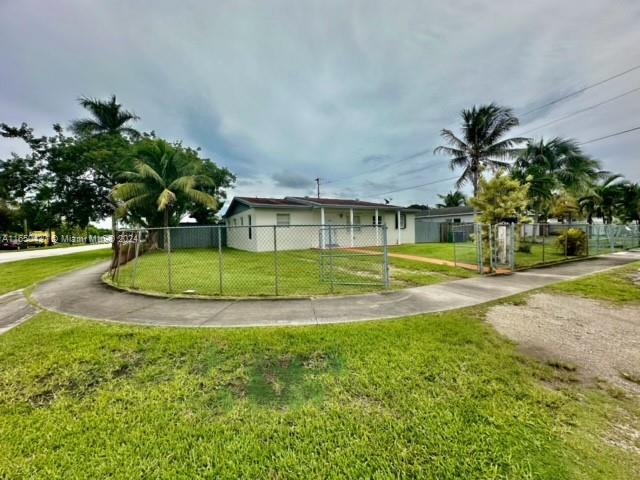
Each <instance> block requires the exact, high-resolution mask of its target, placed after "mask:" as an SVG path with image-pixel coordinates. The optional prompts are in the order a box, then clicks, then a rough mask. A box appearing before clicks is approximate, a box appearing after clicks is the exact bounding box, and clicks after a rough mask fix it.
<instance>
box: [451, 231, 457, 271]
mask: <svg viewBox="0 0 640 480" xmlns="http://www.w3.org/2000/svg"><path fill="white" fill-rule="evenodd" d="M451 231H452V234H451V239H452V240H453V265H454V267H457V266H458V262H457V257H456V229H455V226H454V225H451Z"/></svg>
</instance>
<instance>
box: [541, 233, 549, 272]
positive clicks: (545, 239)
mask: <svg viewBox="0 0 640 480" xmlns="http://www.w3.org/2000/svg"><path fill="white" fill-rule="evenodd" d="M547 231H548V230H547V226H546V225H543V226H542V263H544V248H545V245H546V244H547V236H546V235H545V233H547Z"/></svg>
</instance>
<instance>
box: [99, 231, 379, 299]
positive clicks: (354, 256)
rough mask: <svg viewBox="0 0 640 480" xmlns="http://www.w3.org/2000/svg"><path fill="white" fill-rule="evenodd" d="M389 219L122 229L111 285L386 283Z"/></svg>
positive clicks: (302, 289)
mask: <svg viewBox="0 0 640 480" xmlns="http://www.w3.org/2000/svg"><path fill="white" fill-rule="evenodd" d="M386 228H387V227H386V226H385V225H277V226H275V225H268V226H258V225H253V226H225V225H214V226H193V227H172V228H167V229H163V228H157V229H144V228H140V229H129V230H121V231H119V232H118V235H117V242H116V247H117V248H116V252H117V253H116V254H115V255H114V259H113V262H112V268H111V279H112V281H113V283H114V284H116V285H118V286H121V287H127V288H131V289H136V290H142V291H153V292H161V293H170V294H194V295H207V296H233V297H245V296H279V295H285V296H295V295H322V294H331V293H355V292H358V291H363V290H377V289H384V288H388V287H389V268H388V260H387V229H386Z"/></svg>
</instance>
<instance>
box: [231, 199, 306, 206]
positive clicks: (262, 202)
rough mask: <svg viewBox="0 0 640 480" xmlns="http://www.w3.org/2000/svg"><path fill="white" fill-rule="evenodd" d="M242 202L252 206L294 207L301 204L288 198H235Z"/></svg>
mask: <svg viewBox="0 0 640 480" xmlns="http://www.w3.org/2000/svg"><path fill="white" fill-rule="evenodd" d="M235 199H238V200H240V201H243V202H245V203H248V204H250V205H265V206H268V205H292V206H298V207H299V206H300V203H299V202H294V201H292V200H289V199H287V198H267V197H235V198H234V200H235Z"/></svg>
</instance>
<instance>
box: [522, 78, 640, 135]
mask: <svg viewBox="0 0 640 480" xmlns="http://www.w3.org/2000/svg"><path fill="white" fill-rule="evenodd" d="M637 91H640V87H637V88H634V89H632V90H629V91H628V92H624V93H621V94H620V95H616V96H615V97H611V98H608V99H606V100H603V101H602V102H598V103H594V104H593V105H589V106H588V107H585V108H582V109H580V110H576V111H575V112H573V113H569V114H567V115H564V116H562V117H558V118H556V119H555V120H551V121H549V122H547V123H543V124H542V125H540V126H538V127H535V128H530V129H529V130H525V131H524V132H522V133H521V135H526V134H527V133H530V132H533V131H535V130H539V129H541V128H544V127H548V126H549V125H553V124H554V123H557V122H560V121H562V120H566V119H567V118H571V117H573V116H575V115H578V114H580V113H584V112H587V111H589V110H593V109H594V108H597V107H599V106H601V105H605V104H607V103H610V102H613V101H614V100H618V99H619V98H622V97H625V96H627V95H630V94H632V93H635V92H637Z"/></svg>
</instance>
